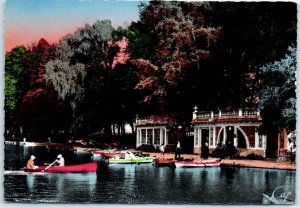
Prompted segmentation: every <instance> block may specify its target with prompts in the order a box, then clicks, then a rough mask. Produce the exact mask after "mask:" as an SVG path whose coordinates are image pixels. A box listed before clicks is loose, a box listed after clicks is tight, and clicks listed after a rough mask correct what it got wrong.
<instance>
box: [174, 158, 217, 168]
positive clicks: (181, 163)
mask: <svg viewBox="0 0 300 208" xmlns="http://www.w3.org/2000/svg"><path fill="white" fill-rule="evenodd" d="M222 162H223V160H219V159H217V160H202V161H184V160H182V161H178V160H175V161H173V164H174V165H175V167H191V168H193V167H195V168H196V167H213V166H219V165H220V164H221V163H222Z"/></svg>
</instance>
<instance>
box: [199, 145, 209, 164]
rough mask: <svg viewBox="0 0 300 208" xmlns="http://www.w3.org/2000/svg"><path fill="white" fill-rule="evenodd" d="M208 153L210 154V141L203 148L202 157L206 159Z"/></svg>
mask: <svg viewBox="0 0 300 208" xmlns="http://www.w3.org/2000/svg"><path fill="white" fill-rule="evenodd" d="M208 155H209V149H208V143H207V142H206V143H205V144H204V145H203V146H202V148H201V158H203V159H204V160H206V159H208Z"/></svg>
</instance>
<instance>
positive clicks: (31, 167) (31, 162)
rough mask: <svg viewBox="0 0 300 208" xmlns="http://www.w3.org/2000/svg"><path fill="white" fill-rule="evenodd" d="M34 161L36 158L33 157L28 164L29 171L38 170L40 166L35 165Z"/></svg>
mask: <svg viewBox="0 0 300 208" xmlns="http://www.w3.org/2000/svg"><path fill="white" fill-rule="evenodd" d="M34 159H35V156H34V155H31V156H30V158H29V160H28V161H27V164H26V168H27V169H37V168H38V166H36V165H34Z"/></svg>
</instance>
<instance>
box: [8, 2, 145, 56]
mask: <svg viewBox="0 0 300 208" xmlns="http://www.w3.org/2000/svg"><path fill="white" fill-rule="evenodd" d="M138 5H139V1H114V0H111V1H104V0H89V1H86V0H38V1H37V0H8V1H7V2H6V8H5V14H4V21H5V22H4V24H5V27H4V45H5V51H6V52H8V51H10V50H11V49H12V48H14V47H16V46H20V45H25V46H28V45H31V44H33V43H37V42H38V41H39V39H41V38H44V39H46V40H47V41H48V42H49V43H55V42H58V41H59V39H61V38H62V37H63V36H65V35H66V34H68V33H73V32H74V31H75V30H76V29H77V28H78V27H82V26H84V24H86V23H88V24H93V23H95V21H96V20H103V19H110V20H111V21H112V26H113V27H115V28H116V27H118V26H124V25H126V24H130V22H131V21H136V20H137V19H138Z"/></svg>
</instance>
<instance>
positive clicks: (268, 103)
mask: <svg viewBox="0 0 300 208" xmlns="http://www.w3.org/2000/svg"><path fill="white" fill-rule="evenodd" d="M296 60H297V50H296V47H295V46H290V47H288V49H287V53H286V54H285V57H284V58H282V59H280V60H279V61H274V62H272V63H269V64H265V65H264V66H262V67H261V73H262V74H261V76H260V79H261V85H260V86H261V88H260V94H259V99H260V101H259V107H260V109H261V115H262V117H263V130H265V131H266V130H267V131H271V132H277V131H278V130H279V129H281V128H286V129H287V130H288V132H293V131H294V130H295V129H296V91H295V90H296V85H295V82H296V74H295V73H296Z"/></svg>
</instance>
